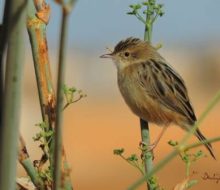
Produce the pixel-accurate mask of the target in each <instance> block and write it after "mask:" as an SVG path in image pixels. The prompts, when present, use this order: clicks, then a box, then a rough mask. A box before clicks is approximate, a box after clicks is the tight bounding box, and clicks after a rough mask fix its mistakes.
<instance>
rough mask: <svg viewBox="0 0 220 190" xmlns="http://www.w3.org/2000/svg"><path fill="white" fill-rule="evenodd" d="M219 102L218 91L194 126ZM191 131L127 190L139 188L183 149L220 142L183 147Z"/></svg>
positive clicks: (219, 139)
mask: <svg viewBox="0 0 220 190" xmlns="http://www.w3.org/2000/svg"><path fill="white" fill-rule="evenodd" d="M219 101H220V90H219V91H218V92H217V94H216V95H215V96H214V98H213V99H212V100H211V101H210V102H209V104H208V106H207V108H206V109H205V111H204V112H203V113H202V115H201V117H200V118H199V119H198V122H197V124H196V125H200V124H201V123H202V121H203V120H204V119H205V118H206V117H207V115H208V114H209V113H210V111H211V110H212V109H213V108H214V107H215V106H216V105H217V103H218V102H219ZM192 132H193V131H191V132H190V133H188V134H186V135H185V137H184V138H183V140H182V141H181V143H180V145H179V146H178V149H174V150H173V151H172V152H171V153H170V154H168V155H167V156H166V157H165V158H164V159H163V160H161V161H160V162H159V163H158V164H157V165H156V166H155V167H154V168H153V170H151V172H149V173H147V175H145V176H144V177H142V178H140V179H139V180H137V181H136V182H135V183H134V184H133V185H131V186H130V187H129V188H128V189H129V190H134V189H136V188H137V187H138V186H140V185H141V184H142V183H144V182H145V181H146V180H147V179H149V178H150V177H151V176H152V175H154V174H155V173H156V172H157V171H159V170H160V169H162V168H163V167H164V166H165V165H166V164H167V163H168V162H170V161H171V160H172V159H173V158H174V157H175V156H176V155H178V153H179V152H180V151H183V150H184V149H186V150H187V149H192V148H195V147H198V146H201V145H203V143H206V142H210V143H211V142H216V141H220V137H216V138H213V139H208V140H206V141H199V142H197V143H194V144H191V145H188V146H185V145H184V144H185V142H186V140H187V139H188V138H189V137H190V136H191V135H192V134H193V133H192Z"/></svg>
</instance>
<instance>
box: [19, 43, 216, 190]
mask: <svg viewBox="0 0 220 190" xmlns="http://www.w3.org/2000/svg"><path fill="white" fill-rule="evenodd" d="M219 49H220V47H218V48H217V47H214V46H210V48H202V47H197V48H192V49H180V48H177V47H172V48H169V49H167V48H163V50H161V53H162V55H163V56H164V57H166V59H167V60H168V61H169V62H170V64H171V65H172V66H173V67H174V68H176V70H177V71H178V72H179V73H180V74H181V75H182V76H183V78H184V79H185V82H186V85H187V87H188V90H189V94H190V97H191V100H192V102H193V105H194V108H195V111H196V114H197V116H199V115H200V114H201V113H202V111H203V110H204V109H205V108H206V106H207V104H208V102H209V101H210V100H211V98H212V97H213V96H214V95H215V94H216V92H217V91H218V89H220V56H219ZM103 52H104V50H103ZM103 52H96V53H88V52H83V51H79V50H70V51H69V52H68V56H67V62H68V66H67V68H66V69H67V78H66V81H67V82H66V83H67V84H68V85H69V86H71V85H74V86H75V87H77V88H79V89H82V90H83V91H84V92H85V93H86V94H87V97H86V98H85V99H82V100H81V101H80V102H78V103H75V104H74V105H72V106H70V107H68V108H67V110H65V114H64V144H65V149H66V153H67V157H68V160H69V163H70V165H71V167H72V180H73V184H74V187H75V189H76V190H87V189H90V190H122V189H127V187H128V186H129V185H130V184H132V183H133V182H135V180H137V179H138V178H140V175H139V173H138V171H137V170H135V169H134V168H132V166H130V165H128V164H127V163H126V162H125V161H123V160H122V159H120V158H119V157H117V156H115V155H113V149H115V148H120V147H124V148H125V150H126V152H125V153H126V154H127V155H129V154H131V153H137V154H139V150H138V144H139V142H140V129H139V120H138V118H137V117H136V116H134V115H133V114H132V113H131V111H130V110H129V109H128V107H127V106H126V105H125V103H124V101H123V99H122V97H121V95H120V94H119V91H118V88H117V81H116V68H115V66H114V65H113V63H112V62H111V61H108V60H101V59H99V57H98V55H100V54H101V53H103ZM27 54H29V55H30V52H29V51H27ZM50 54H51V56H50V57H51V62H52V64H53V66H54V67H53V69H52V70H53V77H54V79H55V76H54V73H55V68H56V63H57V61H56V59H57V56H55V54H56V52H55V51H51V52H50ZM23 88H24V90H23V96H22V97H23V99H22V107H21V109H22V119H21V126H22V129H21V132H22V134H23V136H24V138H25V140H26V143H27V145H28V150H29V152H30V155H31V158H32V159H33V160H34V159H38V158H39V156H40V153H41V152H40V150H39V148H38V147H37V145H36V144H34V142H33V140H32V137H33V136H34V133H35V132H36V131H37V128H36V127H35V126H34V125H35V124H36V123H39V122H40V121H41V118H40V107H39V103H38V96H37V90H36V82H35V78H34V70H33V64H32V59H31V57H30V56H27V57H26V69H25V73H24V86H23ZM219 113H220V105H218V106H216V107H215V109H214V110H213V111H212V112H211V113H210V114H209V116H208V117H207V118H206V120H205V121H204V122H203V124H202V126H201V130H202V131H203V133H204V134H205V136H206V137H216V136H220V115H219ZM150 129H151V137H152V140H153V139H155V138H156V137H157V135H158V134H159V132H160V130H161V128H159V127H157V126H155V125H152V124H150ZM184 134H185V132H184V131H182V130H181V129H179V128H177V127H176V126H172V127H170V128H169V129H168V131H167V132H166V134H165V135H164V137H163V138H162V140H161V142H160V143H159V145H158V147H157V148H156V150H155V151H154V155H155V160H154V162H155V163H157V162H158V161H159V160H161V159H162V158H163V157H164V156H166V155H167V154H168V153H169V152H170V151H172V148H171V147H170V146H169V145H168V144H167V141H169V140H170V139H172V140H180V139H181V138H182V137H183V136H184ZM195 141H197V139H195V138H192V140H191V142H195ZM219 147H220V143H215V144H213V148H214V150H215V154H216V157H217V160H216V161H215V160H213V159H212V158H211V157H210V156H209V155H208V152H207V151H206V149H204V148H203V147H201V149H202V150H204V152H205V153H207V155H208V157H207V158H203V159H201V160H199V161H198V162H196V163H195V164H193V166H192V170H191V172H193V171H195V172H196V173H197V174H194V175H193V177H192V178H196V179H198V180H199V184H198V185H196V186H195V187H194V188H192V189H194V190H197V189H200V190H207V189H210V190H219V189H220V181H219V183H217V182H216V181H212V180H203V179H202V178H201V176H203V175H204V173H205V172H207V173H209V174H210V175H214V174H216V175H218V176H219V177H220V148H219ZM18 173H19V175H25V173H24V171H23V170H22V168H21V167H20V166H19V171H18ZM184 174H185V168H184V164H183V162H182V161H180V158H179V157H178V158H176V159H174V160H173V161H172V162H171V163H169V164H168V165H167V166H165V167H164V168H163V169H162V170H161V171H160V172H159V173H158V174H157V176H158V178H159V182H160V184H161V186H162V187H164V188H165V189H166V190H171V189H172V188H173V187H174V185H175V184H177V183H179V182H181V181H182V180H183V179H184ZM139 189H145V186H142V187H140V188H139Z"/></svg>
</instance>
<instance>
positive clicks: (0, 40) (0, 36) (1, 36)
mask: <svg viewBox="0 0 220 190" xmlns="http://www.w3.org/2000/svg"><path fill="white" fill-rule="evenodd" d="M10 4H11V0H8V1H6V2H5V7H4V16H3V24H2V25H1V27H0V100H1V101H0V136H1V134H2V132H1V130H2V127H3V126H2V113H3V102H4V101H3V98H4V97H3V91H4V90H3V88H4V85H3V83H4V71H3V70H4V66H3V65H4V63H3V56H4V52H5V47H6V44H7V39H8V34H9V31H8V28H9V22H8V18H9V13H10V11H9V9H10ZM0 138H1V137H0Z"/></svg>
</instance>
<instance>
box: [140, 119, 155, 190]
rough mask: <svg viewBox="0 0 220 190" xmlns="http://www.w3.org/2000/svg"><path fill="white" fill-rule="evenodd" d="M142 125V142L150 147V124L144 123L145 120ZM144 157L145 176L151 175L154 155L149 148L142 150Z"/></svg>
mask: <svg viewBox="0 0 220 190" xmlns="http://www.w3.org/2000/svg"><path fill="white" fill-rule="evenodd" d="M140 125H141V139H142V142H143V143H144V144H145V145H146V146H148V145H150V131H149V126H148V122H147V121H144V120H143V119H140ZM142 157H143V162H144V168H145V175H146V174H147V173H149V172H150V171H151V170H152V169H153V155H152V152H151V151H148V150H147V148H146V149H145V150H142ZM148 189H149V190H150V185H149V184H148Z"/></svg>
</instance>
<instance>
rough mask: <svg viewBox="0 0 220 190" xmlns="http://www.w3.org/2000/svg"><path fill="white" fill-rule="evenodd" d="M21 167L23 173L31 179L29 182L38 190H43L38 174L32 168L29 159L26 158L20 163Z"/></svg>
mask: <svg viewBox="0 0 220 190" xmlns="http://www.w3.org/2000/svg"><path fill="white" fill-rule="evenodd" d="M20 163H21V165H22V166H23V167H24V169H25V171H26V172H27V174H28V176H29V177H30V178H31V181H32V182H33V184H34V185H35V187H37V189H39V190H45V188H44V183H43V181H42V180H41V178H40V177H39V174H38V172H37V171H36V169H35V167H34V166H33V163H32V161H31V160H30V158H27V159H25V160H23V161H22V162H20Z"/></svg>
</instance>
